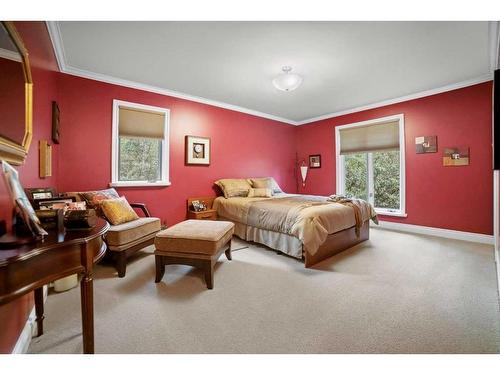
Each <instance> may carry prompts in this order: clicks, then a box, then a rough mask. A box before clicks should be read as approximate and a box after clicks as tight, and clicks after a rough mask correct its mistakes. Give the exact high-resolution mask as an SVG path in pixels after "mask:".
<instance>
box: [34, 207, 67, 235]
mask: <svg viewBox="0 0 500 375" xmlns="http://www.w3.org/2000/svg"><path fill="white" fill-rule="evenodd" d="M35 213H36V216H37V217H38V219H40V222H41V225H42V227H43V228H44V229H57V230H58V231H62V230H64V209H53V210H36V211H35Z"/></svg>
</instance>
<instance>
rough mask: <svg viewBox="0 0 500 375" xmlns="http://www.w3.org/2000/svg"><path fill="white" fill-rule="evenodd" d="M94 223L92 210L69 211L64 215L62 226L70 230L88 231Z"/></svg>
mask: <svg viewBox="0 0 500 375" xmlns="http://www.w3.org/2000/svg"><path fill="white" fill-rule="evenodd" d="M96 223H97V215H96V212H95V210H94V209H90V210H69V211H66V213H65V214H64V226H65V227H66V228H67V229H70V230H71V229H73V230H79V229H90V228H93V227H94V226H95V225H96Z"/></svg>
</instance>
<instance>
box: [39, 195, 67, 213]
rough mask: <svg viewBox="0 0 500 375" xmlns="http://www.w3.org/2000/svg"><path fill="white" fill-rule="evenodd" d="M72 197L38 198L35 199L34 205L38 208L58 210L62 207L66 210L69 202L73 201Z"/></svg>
mask: <svg viewBox="0 0 500 375" xmlns="http://www.w3.org/2000/svg"><path fill="white" fill-rule="evenodd" d="M74 200H75V198H74V197H67V198H55V199H39V200H37V201H36V205H37V207H36V208H38V209H40V210H58V209H63V210H64V211H66V210H67V209H68V206H69V204H71V203H74V202H73V201H74Z"/></svg>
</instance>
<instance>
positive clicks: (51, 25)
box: [46, 21, 297, 125]
mask: <svg viewBox="0 0 500 375" xmlns="http://www.w3.org/2000/svg"><path fill="white" fill-rule="evenodd" d="M46 23H47V29H48V31H49V35H50V40H51V41H52V45H53V48H54V53H55V55H56V59H57V64H58V66H59V70H60V71H61V72H62V73H66V74H70V75H73V76H78V77H83V78H89V79H92V80H95V81H100V82H105V83H111V84H114V85H119V86H124V87H129V88H133V89H138V90H143V91H148V92H153V93H156V94H162V95H167V96H171V97H174V98H179V99H185V100H189V101H192V102H197V103H202V104H208V105H211V106H214V107H219V108H224V109H229V110H232V111H236V112H241V113H246V114H248V115H252V116H257V117H262V118H266V119H269V120H274V121H279V122H283V123H285V124H288V125H297V123H296V121H293V120H289V119H286V118H283V117H279V116H275V115H271V114H269V113H264V112H259V111H256V110H253V109H249V108H244V107H240V106H237V105H234V104H229V103H224V102H219V101H216V100H212V99H207V98H203V97H201V96H194V95H189V94H185V93H182V92H178V91H173V90H168V89H164V88H161V87H157V86H153V85H147V84H143V83H139V82H135V81H129V80H126V79H121V78H117V77H113V76H109V75H106V74H101V73H94V72H91V71H88V70H84V69H79V68H75V67H72V66H70V65H69V64H68V63H67V61H68V60H67V59H66V54H65V52H64V45H63V41H62V37H61V30H60V28H59V23H58V22H57V21H46Z"/></svg>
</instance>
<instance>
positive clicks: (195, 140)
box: [186, 135, 210, 165]
mask: <svg viewBox="0 0 500 375" xmlns="http://www.w3.org/2000/svg"><path fill="white" fill-rule="evenodd" d="M186 164H187V165H210V138H207V137H196V136H193V135H186Z"/></svg>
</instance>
